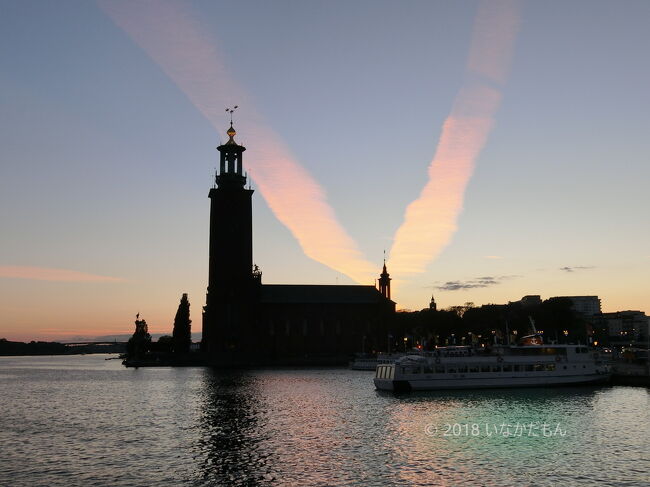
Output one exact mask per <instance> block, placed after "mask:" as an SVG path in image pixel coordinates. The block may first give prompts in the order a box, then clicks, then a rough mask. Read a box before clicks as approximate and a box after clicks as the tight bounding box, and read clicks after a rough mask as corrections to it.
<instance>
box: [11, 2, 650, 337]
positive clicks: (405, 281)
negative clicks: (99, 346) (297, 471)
mask: <svg viewBox="0 0 650 487" xmlns="http://www.w3.org/2000/svg"><path fill="white" fill-rule="evenodd" d="M648 25H650V2H647V1H646V0H639V1H628V0H623V1H619V2H612V1H593V0H584V1H582V0H574V1H568V2H567V1H549V2H533V1H521V2H518V1H515V0H513V1H496V0H495V1H489V2H484V3H481V2H480V1H456V2H449V1H431V0H426V1H408V2H399V3H398V2H394V1H375V0H373V1H370V0H367V1H361V0H359V1H338V0H337V1H335V0H331V1H320V2H317V1H297V0H293V1H261V0H260V1H239V2H215V1H207V0H204V1H193V2H173V1H138V2H130V1H126V2H123V1H110V0H109V1H97V2H93V1H85V0H84V1H69V0H61V1H57V2H46V1H31V0H4V1H3V2H1V3H0V100H1V102H0V107H1V110H0V232H1V233H0V236H1V238H0V338H2V337H5V338H8V339H18V340H32V339H60V340H63V339H73V338H75V337H94V336H101V335H114V334H122V333H131V332H132V330H133V320H134V318H135V314H136V313H138V312H139V313H140V314H141V316H142V317H144V318H145V319H146V320H147V322H148V324H149V329H150V331H151V332H153V333H167V332H171V328H172V323H173V318H174V314H175V311H176V308H177V306H178V303H179V300H180V297H181V294H182V293H188V294H189V299H190V303H191V313H192V314H191V317H192V319H193V323H192V325H193V331H195V332H198V331H200V328H201V307H202V306H203V305H204V304H205V289H206V285H207V258H208V211H209V200H208V197H207V195H208V191H209V189H210V187H211V186H212V183H213V176H214V170H215V167H216V163H217V159H218V152H217V151H216V149H215V148H216V146H217V145H219V144H220V143H221V142H223V141H225V137H226V136H225V131H226V129H227V128H228V118H227V116H226V113H225V108H226V107H227V106H233V105H239V106H240V108H239V109H238V110H237V112H235V115H234V120H235V128H236V129H237V132H238V134H237V136H236V139H237V141H238V142H239V143H242V144H244V145H245V146H246V147H247V151H246V157H245V158H244V164H245V170H247V171H248V173H249V176H250V178H249V179H250V180H251V184H252V187H253V189H255V194H254V195H253V221H254V232H253V233H254V260H255V262H256V263H257V264H258V265H259V266H260V268H261V269H262V271H263V282H265V283H267V284H272V283H305V284H337V283H338V284H353V283H355V282H356V283H361V284H373V283H374V279H375V278H376V277H378V274H379V272H380V271H381V265H382V259H383V252H384V250H385V251H386V255H387V260H388V270H389V272H390V273H391V277H393V279H394V280H393V283H394V286H395V293H394V299H395V300H396V301H397V303H398V307H400V308H408V309H420V308H423V307H426V306H427V305H428V302H429V299H430V297H431V295H432V294H433V295H435V298H436V301H437V302H438V306H439V307H442V308H444V307H447V306H452V305H457V304H463V303H465V302H468V301H471V302H473V303H475V304H476V305H480V304H487V303H506V302H508V301H514V300H518V299H520V298H521V297H522V296H524V295H527V294H540V295H541V296H542V297H543V298H548V297H552V296H562V295H598V296H599V297H600V298H601V300H602V305H603V310H604V311H617V310H627V309H633V310H641V311H645V312H650V225H649V218H648V210H649V209H650V191H649V182H650V136H649V134H650V95H648V86H650V58H649V57H648V46H650V29H648Z"/></svg>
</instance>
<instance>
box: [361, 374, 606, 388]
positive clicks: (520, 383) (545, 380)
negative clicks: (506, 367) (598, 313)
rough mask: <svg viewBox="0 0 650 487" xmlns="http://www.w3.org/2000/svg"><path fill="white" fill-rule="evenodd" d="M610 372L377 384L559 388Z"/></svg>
mask: <svg viewBox="0 0 650 487" xmlns="http://www.w3.org/2000/svg"><path fill="white" fill-rule="evenodd" d="M609 380H610V375H609V374H590V375H584V374H581V375H562V376H545V377H530V376H529V377H525V376H522V377H481V378H478V377H476V378H472V377H465V378H445V379H441V378H431V379H427V378H417V379H407V378H399V379H378V378H375V379H374V382H375V387H376V388H377V389H379V390H385V391H393V392H408V391H440V390H452V389H499V388H511V387H555V386H572V385H587V384H605V383H607V382H609Z"/></svg>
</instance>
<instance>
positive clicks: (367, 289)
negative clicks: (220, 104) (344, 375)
mask: <svg viewBox="0 0 650 487" xmlns="http://www.w3.org/2000/svg"><path fill="white" fill-rule="evenodd" d="M227 134H228V137H229V139H228V141H227V142H226V143H225V144H223V145H220V146H219V147H218V148H217V149H218V150H219V152H220V163H219V169H218V170H217V174H216V177H215V186H214V187H213V188H212V189H211V190H210V193H209V197H210V201H211V203H210V246H209V248H210V255H209V272H208V290H207V295H206V305H205V307H204V308H203V339H202V342H201V350H202V352H203V353H204V354H205V356H206V360H207V361H208V362H209V363H215V364H227V365H236V364H254V363H317V362H318V361H319V360H322V361H323V362H329V363H331V362H333V361H334V362H336V361H338V362H342V361H344V360H345V359H346V356H348V355H350V354H352V353H353V352H356V351H361V350H364V349H365V350H367V351H369V350H373V349H374V350H380V349H382V348H381V347H382V346H384V345H385V344H386V333H387V330H388V326H389V324H390V322H391V320H392V318H393V315H394V313H395V303H394V302H393V301H391V299H390V281H391V279H390V275H389V274H388V271H387V269H386V262H384V267H383V269H382V273H381V275H380V278H379V289H376V288H375V287H374V286H343V285H341V286H339V285H336V286H333V285H332V286H309V285H268V284H262V272H261V271H260V269H259V268H258V267H257V265H253V227H252V195H253V190H252V189H250V188H248V189H247V188H246V175H245V174H244V172H243V153H244V151H245V150H246V148H245V147H244V146H242V145H239V144H237V143H236V142H235V139H234V136H235V135H236V132H235V129H234V128H233V127H232V124H231V126H230V128H229V129H228V132H227Z"/></svg>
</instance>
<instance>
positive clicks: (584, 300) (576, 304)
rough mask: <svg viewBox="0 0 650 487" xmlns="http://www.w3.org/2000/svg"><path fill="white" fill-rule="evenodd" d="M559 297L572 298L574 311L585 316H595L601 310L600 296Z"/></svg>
mask: <svg viewBox="0 0 650 487" xmlns="http://www.w3.org/2000/svg"><path fill="white" fill-rule="evenodd" d="M558 297H559V298H566V299H570V300H571V302H572V303H573V306H572V308H573V311H576V312H577V313H580V314H582V315H584V316H594V315H597V314H599V313H600V312H601V309H600V298H599V297H598V296H558Z"/></svg>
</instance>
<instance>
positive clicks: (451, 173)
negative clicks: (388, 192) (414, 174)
mask: <svg viewBox="0 0 650 487" xmlns="http://www.w3.org/2000/svg"><path fill="white" fill-rule="evenodd" d="M517 24H518V11H517V4H516V3H514V2H511V1H507V0H506V1H490V2H482V3H481V4H480V6H479V10H478V13H477V17H476V21H475V25H474V30H473V35H472V42H471V47H470V55H469V60H468V67H467V74H468V76H467V80H466V82H465V83H464V85H463V86H462V88H461V89H460V91H459V93H458V95H457V97H456V100H455V101H454V105H453V107H452V110H451V113H450V114H449V116H448V117H447V119H446V120H445V122H444V124H443V127H442V132H441V135H440V139H439V141H438V146H437V148H436V152H435V154H434V157H433V159H432V161H431V164H430V165H429V180H428V182H427V184H426V185H425V187H424V189H423V190H422V192H421V193H420V196H419V197H418V199H416V200H415V201H413V202H412V203H411V204H410V205H409V206H408V207H407V209H406V213H405V216H404V222H403V223H402V225H401V226H400V228H399V229H398V230H397V233H396V235H395V240H394V242H393V248H392V250H391V253H390V256H391V259H390V266H391V270H392V272H393V274H394V275H395V276H396V278H397V280H398V282H399V281H400V280H403V279H404V276H405V275H409V274H414V273H419V272H424V270H425V268H426V266H427V264H428V263H429V262H431V261H432V260H433V259H434V258H435V257H436V256H437V255H438V254H439V253H440V252H441V251H442V250H443V249H444V247H445V246H446V245H447V244H448V243H449V242H450V241H451V238H452V236H453V234H454V232H455V231H456V227H457V224H456V222H457V219H458V216H459V214H460V212H461V211H462V208H463V197H464V193H465V188H466V187H467V183H468V182H469V179H470V177H471V176H472V173H473V172H474V166H475V163H476V160H477V159H478V157H479V155H480V152H481V150H482V148H483V146H484V145H485V142H486V140H487V137H488V135H489V133H490V130H491V128H492V126H493V125H494V115H495V113H496V110H497V109H498V107H499V103H500V101H501V93H500V91H499V90H498V89H497V88H496V87H495V86H494V84H495V82H503V81H504V80H505V77H506V74H507V69H508V64H509V61H510V58H511V54H512V51H513V46H514V40H515V36H516V32H517ZM477 75H479V76H477Z"/></svg>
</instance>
